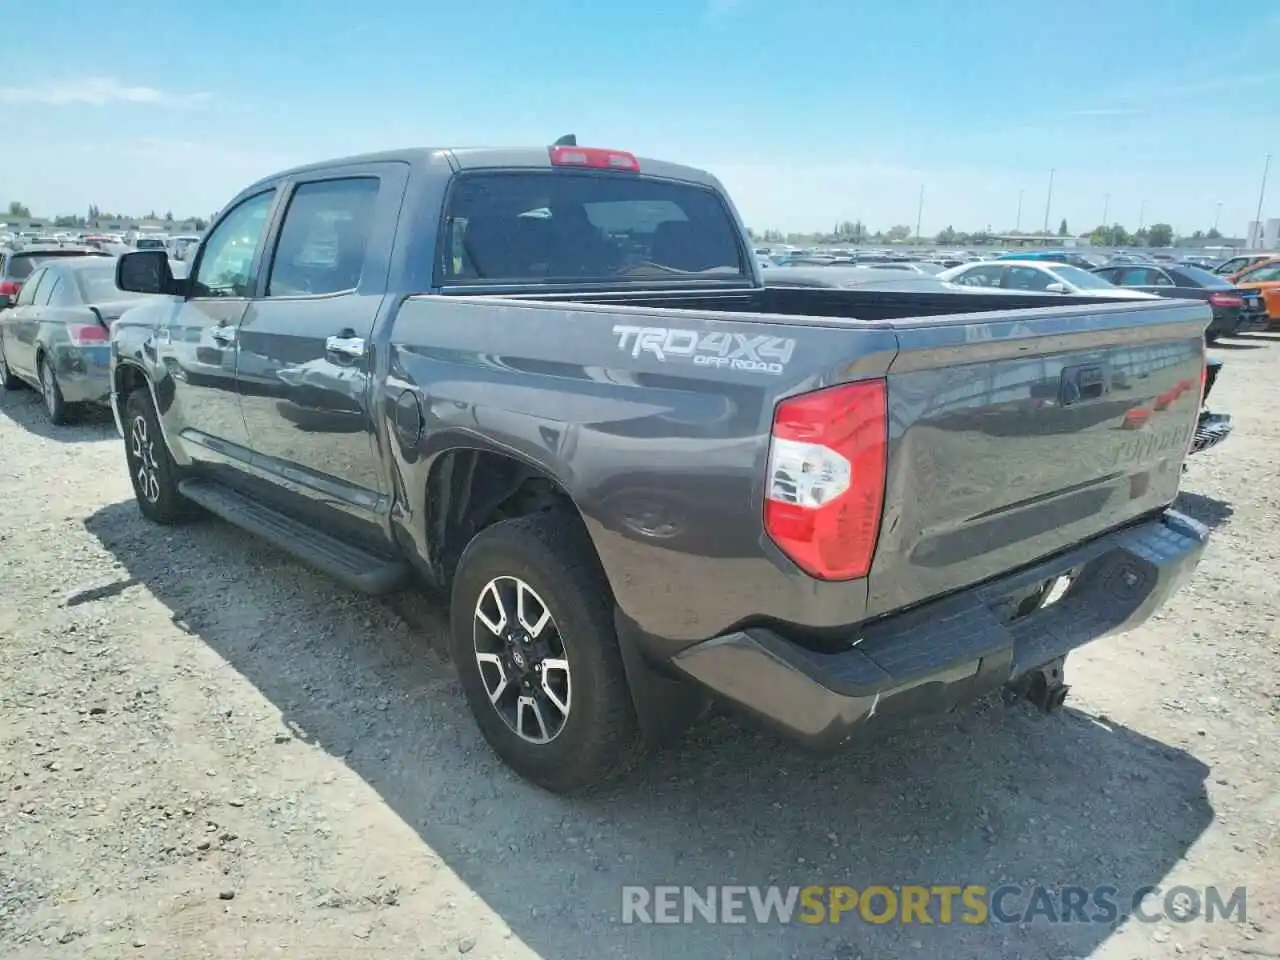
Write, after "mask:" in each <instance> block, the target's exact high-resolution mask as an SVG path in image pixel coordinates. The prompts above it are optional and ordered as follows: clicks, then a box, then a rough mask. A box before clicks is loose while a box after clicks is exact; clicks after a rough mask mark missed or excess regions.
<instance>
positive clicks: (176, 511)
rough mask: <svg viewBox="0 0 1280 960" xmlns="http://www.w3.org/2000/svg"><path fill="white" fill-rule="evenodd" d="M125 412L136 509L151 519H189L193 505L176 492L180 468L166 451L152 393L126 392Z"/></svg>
mask: <svg viewBox="0 0 1280 960" xmlns="http://www.w3.org/2000/svg"><path fill="white" fill-rule="evenodd" d="M124 410H125V413H124V455H125V460H126V461H127V462H128V464H129V480H130V482H131V483H132V484H133V495H134V498H135V499H136V500H137V501H138V509H139V510H140V511H142V515H143V516H144V517H146V518H147V519H148V520H150V521H151V522H152V523H159V524H164V525H166V526H167V525H170V524H174V523H181V522H183V521H184V520H189V519H191V518H192V517H193V516H194V515H195V514H196V512H197V511H196V507H195V504H193V503H192V502H191V501H190V500H188V499H187V498H186V497H184V496H183V495H182V494H181V493H179V492H178V483H179V481H181V479H182V476H181V472H180V470H179V469H178V465H177V464H176V463H175V462H174V460H173V455H172V454H171V453H170V452H169V446H168V444H166V443H165V439H164V434H163V433H162V432H161V430H160V418H159V417H158V416H157V415H156V408H155V406H154V404H152V402H151V393H150V392H149V391H148V390H147V389H146V388H145V387H141V388H139V389H137V390H134V391H133V392H132V393H130V394H129V399H128V400H127V401H126V402H125V408H124Z"/></svg>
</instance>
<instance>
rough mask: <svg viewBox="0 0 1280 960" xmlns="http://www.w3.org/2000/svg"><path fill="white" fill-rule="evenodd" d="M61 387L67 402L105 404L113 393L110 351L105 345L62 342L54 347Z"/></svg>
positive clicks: (63, 397) (55, 367)
mask: <svg viewBox="0 0 1280 960" xmlns="http://www.w3.org/2000/svg"><path fill="white" fill-rule="evenodd" d="M54 356H55V358H56V359H55V366H54V369H55V370H56V371H57V373H58V389H59V390H61V391H62V399H64V400H65V401H67V403H98V404H102V405H103V406H105V405H106V404H107V402H108V400H109V398H110V395H111V375H110V367H109V359H110V358H109V354H108V352H107V348H106V347H105V346H104V347H72V346H66V345H61V346H59V347H57V348H55V350H54Z"/></svg>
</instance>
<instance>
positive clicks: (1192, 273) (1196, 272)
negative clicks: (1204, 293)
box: [1169, 267, 1231, 290]
mask: <svg viewBox="0 0 1280 960" xmlns="http://www.w3.org/2000/svg"><path fill="white" fill-rule="evenodd" d="M1169 272H1170V273H1172V274H1173V275H1174V276H1175V277H1177V276H1178V274H1181V275H1182V276H1184V277H1186V278H1187V279H1189V280H1190V281H1191V282H1192V284H1194V285H1195V286H1197V287H1207V288H1208V289H1210V290H1229V289H1231V283H1230V282H1229V281H1227V280H1224V279H1223V278H1222V277H1220V276H1218V275H1217V274H1214V273H1210V272H1209V271H1208V270H1201V269H1200V268H1199V267H1178V268H1177V269H1176V270H1170V271H1169Z"/></svg>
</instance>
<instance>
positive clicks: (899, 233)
mask: <svg viewBox="0 0 1280 960" xmlns="http://www.w3.org/2000/svg"><path fill="white" fill-rule="evenodd" d="M885 236H886V237H887V238H888V239H889V242H890V243H895V242H901V241H903V240H905V239H907V237H909V236H911V228H910V227H908V226H904V225H903V224H899V225H898V226H896V227H890V228H889V232H888V233H887V234H885Z"/></svg>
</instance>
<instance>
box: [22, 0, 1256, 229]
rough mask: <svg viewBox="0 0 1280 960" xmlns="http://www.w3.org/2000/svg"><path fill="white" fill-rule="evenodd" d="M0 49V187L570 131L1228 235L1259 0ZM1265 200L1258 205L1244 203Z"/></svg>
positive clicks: (93, 24)
mask: <svg viewBox="0 0 1280 960" xmlns="http://www.w3.org/2000/svg"><path fill="white" fill-rule="evenodd" d="M39 8H40V11H39V15H33V16H25V17H23V18H22V29H21V31H19V32H18V33H17V34H16V36H19V37H21V42H20V45H19V46H17V47H16V48H15V47H14V46H12V45H9V44H7V45H6V50H5V54H4V56H3V59H2V60H0V63H3V70H0V125H2V127H3V129H4V131H5V133H4V135H3V138H2V140H0V193H3V195H0V205H3V204H5V203H7V202H8V201H9V200H20V201H22V202H25V203H26V204H27V205H28V206H30V207H32V209H33V211H34V212H36V213H39V214H53V213H59V212H78V211H81V210H83V209H84V208H85V207H87V205H88V204H90V203H96V204H98V206H100V207H102V208H104V209H112V210H115V209H121V208H123V209H125V210H126V211H128V212H146V211H147V210H149V209H155V210H157V211H161V212H163V211H164V210H166V209H172V210H173V211H175V212H176V213H188V212H190V213H201V214H207V213H209V212H210V211H212V210H215V209H217V208H218V207H219V206H221V205H222V204H223V203H224V202H225V201H226V200H227V199H229V198H230V196H231V195H232V194H234V193H235V192H236V191H237V190H238V189H239V188H240V187H241V186H243V185H244V184H245V183H247V182H248V181H249V180H251V179H253V178H255V177H257V176H260V175H263V174H266V173H270V172H272V171H273V170H276V169H279V168H281V167H284V166H289V165H292V164H294V163H298V162H305V161H308V160H315V159H321V158H324V157H328V156H342V155H346V154H350V153H355V152H363V151H365V150H375V149H383V148H390V147H397V146H431V145H439V146H448V145H465V144H495V143H512V144H515V143H521V144H524V143H547V142H549V141H551V140H552V139H554V138H555V137H557V136H559V135H560V134H562V133H566V132H570V131H572V132H575V133H577V134H578V137H579V142H581V143H584V144H591V145H599V146H608V147H618V148H622V149H630V150H633V151H635V152H637V153H640V154H641V155H646V156H658V157H662V158H664V159H670V160H676V161H680V162H685V163H691V164H694V165H698V166H704V167H707V168H709V169H711V170H712V171H713V172H715V173H716V174H717V175H719V176H720V177H721V178H722V179H723V180H724V182H725V183H726V185H727V186H728V187H729V189H730V191H731V193H732V194H733V196H734V198H735V200H736V201H737V203H738V205H739V207H740V208H741V209H742V210H743V213H744V216H745V217H746V219H747V221H748V222H749V223H750V224H751V225H752V226H754V227H757V228H761V229H763V228H765V227H771V226H772V227H780V228H783V229H808V228H813V229H821V228H825V227H827V226H828V225H829V224H832V223H834V222H835V221H838V220H844V219H850V220H852V219H862V220H863V221H864V222H866V223H867V224H868V225H870V226H872V227H873V228H877V227H878V228H887V227H889V226H892V225H893V224H895V223H903V224H911V225H914V221H915V217H916V205H917V200H918V197H919V191H920V187H921V184H923V185H924V189H925V200H924V218H923V225H924V230H925V232H927V233H932V232H936V231H937V230H940V229H941V228H943V227H945V226H947V225H948V224H950V225H954V226H955V227H956V228H957V229H973V228H977V227H984V226H987V225H988V224H989V225H990V226H992V227H993V228H995V229H997V230H1001V229H1008V228H1011V227H1013V226H1014V225H1015V221H1016V218H1017V207H1018V197H1019V192H1020V191H1021V192H1022V195H1023V203H1022V219H1021V225H1022V228H1023V229H1034V228H1037V227H1039V226H1041V225H1042V224H1043V222H1044V215H1045V201H1046V193H1047V184H1048V179H1049V171H1050V169H1051V168H1052V169H1055V170H1056V174H1055V178H1054V190H1053V197H1052V206H1051V209H1050V211H1049V215H1050V220H1051V221H1052V225H1053V227H1054V228H1055V229H1056V227H1057V225H1058V222H1059V220H1060V219H1062V218H1063V217H1065V218H1067V220H1068V222H1069V224H1070V225H1071V226H1072V228H1076V229H1080V230H1083V229H1086V228H1089V227H1092V226H1093V225H1095V224H1096V223H1097V222H1098V221H1099V220H1101V218H1102V214H1103V210H1104V204H1105V203H1106V200H1105V197H1106V195H1107V194H1110V204H1109V208H1110V217H1109V219H1111V220H1116V221H1120V222H1122V223H1124V224H1125V225H1126V226H1128V227H1129V228H1130V229H1134V228H1136V226H1137V225H1138V219H1139V215H1140V211H1141V208H1142V204H1143V201H1144V200H1145V201H1146V206H1145V219H1146V222H1147V223H1152V222H1155V221H1161V220H1163V221H1167V222H1170V223H1172V224H1173V225H1174V226H1175V227H1176V228H1178V229H1181V230H1185V231H1188V232H1189V231H1190V230H1192V229H1195V228H1197V227H1199V228H1208V227H1210V226H1212V225H1213V222H1214V219H1215V217H1217V216H1218V215H1219V208H1218V204H1219V203H1221V213H1220V216H1221V228H1222V229H1223V231H1224V232H1229V233H1237V234H1239V233H1241V232H1243V230H1244V226H1245V222H1246V221H1247V220H1249V219H1251V218H1252V216H1253V213H1254V209H1255V206H1256V204H1257V199H1258V186H1259V181H1260V179H1261V175H1262V165H1263V156H1264V154H1266V153H1268V152H1270V153H1273V154H1276V160H1275V161H1274V163H1273V167H1274V168H1275V169H1273V177H1272V178H1271V179H1272V187H1271V188H1270V189H1269V191H1268V194H1269V199H1268V203H1267V205H1266V206H1267V208H1268V211H1269V213H1270V215H1271V216H1280V13H1277V12H1276V11H1274V10H1271V9H1268V6H1267V5H1266V4H1246V5H1244V6H1239V5H1233V4H1224V3H1221V2H1220V0H1219V2H1212V0H1166V2H1156V0H1126V2H1123V3H1117V4H1113V3H1104V2H1102V0H1075V2H1072V3H1050V4H1041V3H1028V2H1025V0H1023V2H1005V0H987V2H985V3H982V4H959V3H955V2H948V0H871V2H864V0H806V2H797V0H790V2H780V0H769V2H766V0H666V2H665V3H663V4H660V5H653V4H627V3H625V2H621V3H590V2H587V0H577V2H570V0H541V2H539V0H482V2H471V3H453V4H447V5H443V4H431V3H423V2H420V0H419V2H408V0H377V2H369V3H364V4H354V3H347V2H336V0H307V2H303V0H295V2H291V3H284V2H281V0H275V2H273V0H222V2H220V3H217V4H212V3H200V4H184V3H174V2H169V3H157V2H155V0H111V2H93V0H41V3H40V4H39ZM1264 215H1265V212H1264Z"/></svg>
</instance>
